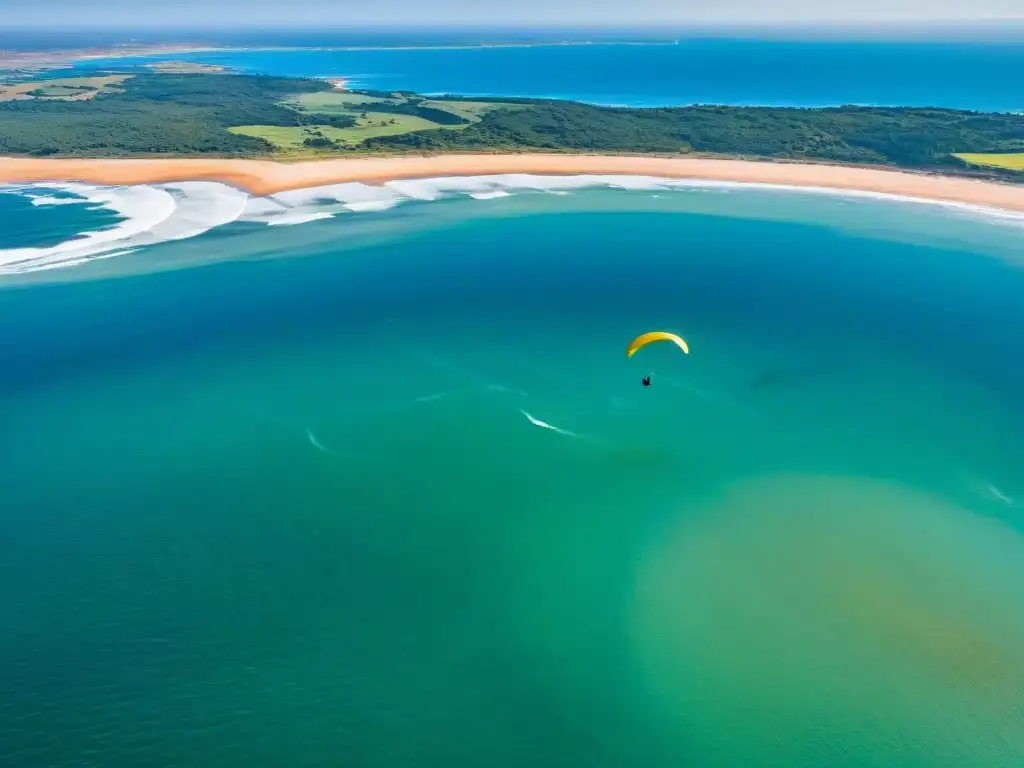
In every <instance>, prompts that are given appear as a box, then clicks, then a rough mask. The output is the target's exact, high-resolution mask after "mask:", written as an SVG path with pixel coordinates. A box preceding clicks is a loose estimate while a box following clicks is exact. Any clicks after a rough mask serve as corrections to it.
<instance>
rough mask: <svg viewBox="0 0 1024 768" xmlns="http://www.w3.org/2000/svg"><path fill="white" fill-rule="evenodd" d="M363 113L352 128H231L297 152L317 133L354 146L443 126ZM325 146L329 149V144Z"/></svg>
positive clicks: (411, 119)
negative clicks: (374, 138)
mask: <svg viewBox="0 0 1024 768" xmlns="http://www.w3.org/2000/svg"><path fill="white" fill-rule="evenodd" d="M364 114H365V117H363V116H360V117H358V118H356V125H355V127H353V128H335V127H333V126H330V125H302V126H279V125H240V126H237V127H234V128H229V129H228V130H229V131H231V133H234V134H237V135H240V136H252V137H254V138H257V139H266V140H267V141H269V142H270V143H271V144H273V145H274V147H276V148H277V149H278V150H279V151H282V152H294V151H309V150H313V149H316V148H314V147H309V146H307V145H306V144H304V143H303V142H305V141H306V139H309V138H313V137H315V136H316V135H317V134H319V135H321V136H323V137H324V138H327V139H330V140H331V141H336V142H339V143H340V144H343V145H345V146H347V147H353V146H356V145H357V144H359V143H360V142H361V141H363V140H364V139H369V138H371V137H374V136H396V135H398V134H401V133H411V132H412V131H425V130H430V129H431V128H440V127H441V126H440V125H438V124H437V123H432V122H430V121H429V120H424V119H423V118H422V117H414V116H412V115H393V114H387V113H384V112H366V113H364ZM324 149H329V147H325V148H324Z"/></svg>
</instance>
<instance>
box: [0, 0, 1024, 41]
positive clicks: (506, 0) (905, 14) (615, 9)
mask: <svg viewBox="0 0 1024 768" xmlns="http://www.w3.org/2000/svg"><path fill="white" fill-rule="evenodd" d="M0 18H2V22H0V34H2V28H3V27H18V26H36V27H42V26H48V27H52V26H54V25H57V24H59V26H61V27H64V28H69V27H73V26H79V25H82V26H85V25H88V26H90V27H93V28H95V27H111V26H118V27H138V28H143V27H172V26H173V27H193V28H194V27H201V26H217V27H229V26H246V27H252V26H259V25H272V26H278V25H282V26H292V27H313V26H316V27H323V26H385V25H390V26H396V27H410V26H441V25H462V26H498V25H517V26H543V25H569V26H571V25H577V26H606V25H615V26H649V25H657V24H678V25H686V24H741V25H758V24H786V23H810V24H822V23H824V24H833V23H839V24H841V23H844V22H845V23H858V24H885V23H923V24H927V23H932V24H937V23H939V24H941V23H945V22H956V21H968V22H976V23H977V22H991V21H997V20H1010V19H1012V20H1020V21H1024V0H626V1H625V2H624V1H623V0H287V2H281V0H0Z"/></svg>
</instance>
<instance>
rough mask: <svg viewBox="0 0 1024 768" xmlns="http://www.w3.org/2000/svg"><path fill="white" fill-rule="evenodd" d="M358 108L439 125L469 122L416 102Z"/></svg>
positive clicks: (367, 105) (368, 104)
mask: <svg viewBox="0 0 1024 768" xmlns="http://www.w3.org/2000/svg"><path fill="white" fill-rule="evenodd" d="M358 108H359V109H360V110H361V111H363V112H386V113H387V114H390V115H413V116H415V117H422V118H423V119H424V120H430V121H431V122H434V123H437V124H438V125H465V124H466V123H468V122H469V120H466V119H464V118H462V117H459V116H458V115H456V114H455V113H454V112H449V111H447V110H445V109H437V108H436V107H427V106H424V105H423V104H421V103H419V101H415V100H411V101H405V102H392V101H371V102H368V103H363V104H360V105H359V106H358ZM318 118H319V116H318Z"/></svg>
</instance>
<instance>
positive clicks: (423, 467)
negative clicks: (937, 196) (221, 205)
mask: <svg viewBox="0 0 1024 768" xmlns="http://www.w3.org/2000/svg"><path fill="white" fill-rule="evenodd" d="M10 204H11V205H13V203H10ZM73 207H74V206H65V207H64V208H68V209H70V208H73ZM7 210H11V209H7ZM55 210H56V209H55ZM61 210H63V208H62V209H61ZM7 221H8V224H9V225H11V226H12V229H13V225H14V224H15V222H13V221H11V219H10V218H8V219H7ZM15 231H16V230H15ZM1018 231H1019V230H1018V229H1016V225H1012V226H1011V225H1007V224H998V223H994V222H993V223H990V222H987V221H985V220H984V219H980V218H977V217H972V216H967V215H965V214H961V213H957V212H954V211H946V210H942V209H937V208H934V207H926V206H914V205H909V204H897V203H885V202H878V201H853V200H846V199H842V198H832V197H827V196H815V195H794V194H784V193H779V192H775V193H772V192H763V191H761V192H758V191H739V190H735V189H733V190H717V191H714V190H712V191H706V190H705V191H702V192H701V191H693V192H691V193H679V195H678V196H677V197H675V198H672V197H671V195H666V194H661V195H659V194H651V193H649V192H624V191H618V192H613V191H608V190H604V191H583V192H577V193H573V194H571V195H565V196H553V195H533V196H529V195H522V196H512V197H508V198H503V199H493V200H465V199H463V200H459V199H454V200H442V201H438V202H431V203H412V204H407V205H404V206H399V207H398V208H396V209H394V210H392V211H386V212H380V213H361V214H352V215H350V216H347V217H345V216H339V217H337V218H335V219H331V220H325V221H315V222H311V223H309V224H304V225H301V226H295V227H273V228H268V227H266V226H263V225H259V226H257V225H255V224H242V223H238V224H234V225H230V226H229V227H228V228H226V229H224V230H222V231H219V232H218V231H211V232H210V233H208V234H206V235H202V236H200V237H196V238H192V239H190V240H182V241H176V242H169V243H163V244H161V245H158V246H153V247H152V248H150V249H143V250H140V251H137V252H135V253H133V254H130V255H128V256H123V257H114V258H110V259H105V260H100V261H97V262H95V265H94V266H95V269H94V270H93V271H88V269H89V268H87V270H86V271H82V270H81V269H80V268H75V267H72V268H65V269H54V270H49V271H48V272H45V273H38V274H37V275H36V278H37V279H38V281H39V282H37V284H30V283H26V282H25V281H24V280H22V283H21V284H20V285H15V284H13V283H9V287H8V288H7V289H5V290H3V291H0V362H2V364H0V404H2V412H3V422H4V424H3V430H2V431H0V488H3V503H2V504H0V591H2V593H3V594H4V596H5V600H4V601H3V603H2V604H0V629H2V631H0V670H2V682H3V685H2V689H3V694H2V695H0V744H2V745H3V747H2V750H3V753H4V758H5V760H7V761H10V762H11V763H12V764H17V765H19V766H22V767H23V768H35V767H36V766H40V767H41V766H52V765H71V764H74V765H102V766H108V767H109V766H140V765H176V764H180V765H195V764H198V763H201V764H203V765H205V766H211V767H212V766H251V765H288V766H325V765H363V766H378V765H380V766H383V765H388V766H453V765H475V766H523V765H533V766H570V765H572V766H577V765H592V766H633V765H640V764H642V765H648V766H670V765H671V766H677V765H688V766H696V767H699V768H704V767H707V768H731V767H732V766H736V767H737V768H739V766H749V765H761V766H780V767H781V766H787V767H788V766H808V767H810V766H815V767H826V768H828V767H833V766H834V767H840V766H841V767H844V768H845V767H846V766H851V767H852V766H863V765H901V766H921V767H922V768H924V767H925V766H928V768H936V767H938V768H942V767H943V766H950V767H952V766H985V767H986V768H997V767H999V766H1019V765H1020V764H1021V762H1022V760H1024V727H1022V720H1021V712H1022V711H1024V709H1022V707H1024V517H1022V506H1021V504H1022V501H1024V429H1022V426H1024V399H1022V397H1024V396H1022V393H1024V386H1022V385H1024V362H1022V360H1021V357H1020V354H1019V350H1020V349H1021V348H1022V343H1024V330H1022V329H1024V303H1022V302H1021V301H1020V297H1021V295H1022V292H1024V272H1022V271H1021V268H1020V262H1019V257H1018V256H1017V246H1016V244H1017V243H1018V242H1019V235H1018V234H1017V233H1018ZM5 244H6V243H5ZM200 254H205V258H206V260H207V261H211V260H217V259H222V261H219V262H217V263H209V264H207V265H205V266H190V267H189V268H181V269H168V267H172V266H181V265H183V264H193V265H194V264H195V263H196V262H197V261H198V260H199V259H200V258H201V256H200ZM285 255H287V256H289V257H290V258H282V256H285ZM150 269H156V270H158V271H155V272H150V273H148V274H130V273H131V272H133V271H134V272H147V271H148V270H150ZM104 271H106V273H107V274H119V275H121V276H120V277H117V278H108V279H95V278H98V277H99V276H100V275H102V274H103V273H104ZM76 275H77V278H76V277H75V276H76ZM83 277H92V278H94V279H88V280H86V279H83ZM65 278H68V280H69V281H68V282H64V280H65ZM12 279H13V278H12ZM651 328H666V329H670V330H675V331H677V332H679V333H681V334H683V335H684V336H685V337H686V338H687V339H688V340H689V342H690V346H691V354H690V355H689V356H683V355H682V354H680V353H679V351H678V350H676V349H673V348H665V347H658V348H648V349H646V350H643V351H642V352H641V353H639V354H637V355H636V356H635V357H634V358H632V359H626V357H625V355H624V354H623V351H624V348H625V345H626V343H627V342H628V341H629V339H630V338H631V337H632V336H633V335H634V334H636V333H639V332H641V331H645V330H649V329H651ZM647 373H652V374H653V384H652V386H651V387H650V388H649V389H645V388H643V387H641V386H640V381H639V380H640V377H641V376H642V375H645V374H647ZM531 418H532V419H533V420H534V421H536V422H543V423H544V424H547V425H548V426H549V427H554V428H546V427H544V426H538V425H537V424H535V423H533V422H532V421H531Z"/></svg>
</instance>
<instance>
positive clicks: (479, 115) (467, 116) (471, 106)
mask: <svg viewBox="0 0 1024 768" xmlns="http://www.w3.org/2000/svg"><path fill="white" fill-rule="evenodd" d="M423 106H425V107H433V108H434V109H443V110H445V111H446V112H451V113H452V114H453V115H458V116H459V117H461V118H463V119H464V120H469V122H471V123H477V122H479V121H480V120H481V119H483V116H484V115H486V114H487V113H488V112H491V111H493V110H495V109H521V108H522V107H521V105H519V104H503V103H501V102H495V101H434V100H427V101H424V102H423ZM449 127H458V126H449Z"/></svg>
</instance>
